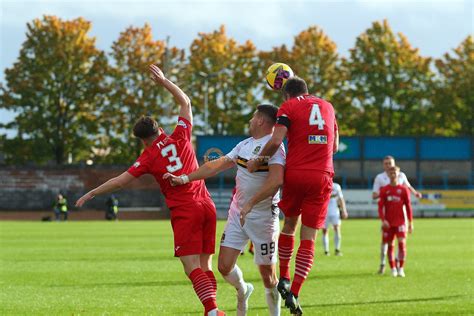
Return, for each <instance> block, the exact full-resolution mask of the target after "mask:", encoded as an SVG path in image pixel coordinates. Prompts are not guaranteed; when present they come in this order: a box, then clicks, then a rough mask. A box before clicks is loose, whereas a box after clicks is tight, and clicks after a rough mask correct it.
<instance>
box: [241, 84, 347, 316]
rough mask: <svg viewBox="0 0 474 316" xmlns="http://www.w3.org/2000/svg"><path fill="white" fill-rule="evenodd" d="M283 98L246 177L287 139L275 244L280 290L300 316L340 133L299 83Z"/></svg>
mask: <svg viewBox="0 0 474 316" xmlns="http://www.w3.org/2000/svg"><path fill="white" fill-rule="evenodd" d="M283 94H284V97H285V100H286V101H285V102H284V103H283V104H282V105H281V107H280V109H279V111H278V114H277V124H276V126H275V130H274V132H273V135H272V138H271V139H270V141H269V142H268V143H267V144H266V145H265V147H264V148H263V150H262V151H261V153H260V158H259V159H255V160H251V161H249V163H248V165H247V168H248V170H249V171H250V172H254V171H256V170H257V168H258V167H259V166H260V165H262V164H263V163H265V162H266V161H267V160H268V157H271V156H272V155H273V154H274V153H275V152H276V151H277V149H278V148H279V146H280V145H281V143H282V142H283V139H284V138H285V137H287V138H288V155H287V162H286V169H285V177H284V183H283V196H282V200H281V201H280V203H279V204H278V206H279V207H280V209H281V210H282V212H283V213H284V214H285V223H284V226H283V229H282V231H281V233H280V237H279V239H278V255H279V261H280V279H279V282H278V291H279V292H280V294H281V296H282V298H283V299H284V300H285V306H286V307H288V308H289V309H290V312H291V313H292V314H296V315H301V314H302V313H303V312H302V308H301V306H300V304H299V301H298V296H299V294H300V290H301V287H302V285H303V283H304V281H305V280H306V277H307V276H308V274H309V272H310V271H311V267H312V265H313V258H314V242H315V239H316V233H317V231H318V229H321V228H323V227H324V222H325V219H326V214H327V208H328V204H329V200H330V199H331V191H332V178H333V175H334V167H333V154H334V153H336V152H337V148H338V143H339V133H338V128H337V122H336V117H335V113H334V108H333V106H332V105H331V103H329V102H327V101H325V100H323V99H321V98H318V97H315V96H313V95H310V94H308V88H307V85H306V82H305V81H304V80H303V79H301V78H299V77H292V78H290V79H288V81H287V82H286V84H285V86H284V88H283ZM300 217H301V223H302V225H301V231H300V239H301V241H300V245H299V248H298V252H297V254H296V267H295V275H294V278H293V282H290V280H291V279H290V260H291V257H292V255H293V249H294V242H295V231H296V225H297V223H298V221H299V218H300Z"/></svg>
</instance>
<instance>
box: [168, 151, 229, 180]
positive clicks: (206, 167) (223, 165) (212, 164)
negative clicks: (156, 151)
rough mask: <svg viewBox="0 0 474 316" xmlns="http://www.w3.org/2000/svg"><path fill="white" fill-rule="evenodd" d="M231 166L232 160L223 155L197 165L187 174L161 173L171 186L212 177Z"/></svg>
mask: <svg viewBox="0 0 474 316" xmlns="http://www.w3.org/2000/svg"><path fill="white" fill-rule="evenodd" d="M233 166H234V162H233V161H232V160H231V159H229V158H228V157H227V156H224V157H221V158H219V159H216V160H212V161H208V162H206V163H205V164H203V165H202V166H201V167H199V169H197V170H196V171H194V172H192V173H190V174H188V175H185V174H183V175H180V176H175V175H172V174H171V173H165V174H164V175H163V179H165V180H166V179H168V180H169V181H170V183H171V185H172V186H177V185H183V184H186V183H188V182H191V181H196V180H202V179H207V178H210V177H213V176H215V175H216V174H218V173H220V172H222V171H224V170H227V169H229V168H232V167H233Z"/></svg>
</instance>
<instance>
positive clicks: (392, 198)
mask: <svg viewBox="0 0 474 316" xmlns="http://www.w3.org/2000/svg"><path fill="white" fill-rule="evenodd" d="M400 200H401V199H400V197H399V196H396V195H389V196H387V201H389V202H400Z"/></svg>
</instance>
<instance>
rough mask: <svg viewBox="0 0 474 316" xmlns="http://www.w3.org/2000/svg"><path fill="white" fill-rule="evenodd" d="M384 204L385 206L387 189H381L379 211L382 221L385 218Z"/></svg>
mask: <svg viewBox="0 0 474 316" xmlns="http://www.w3.org/2000/svg"><path fill="white" fill-rule="evenodd" d="M384 206H385V190H380V197H379V209H378V211H379V218H380V219H381V220H382V221H383V220H385V213H384Z"/></svg>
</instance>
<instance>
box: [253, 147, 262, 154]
mask: <svg viewBox="0 0 474 316" xmlns="http://www.w3.org/2000/svg"><path fill="white" fill-rule="evenodd" d="M261 148H262V146H260V145H258V146H257V147H255V149H254V150H253V152H252V153H253V154H254V155H256V154H258V153H259V152H260V149H261Z"/></svg>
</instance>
